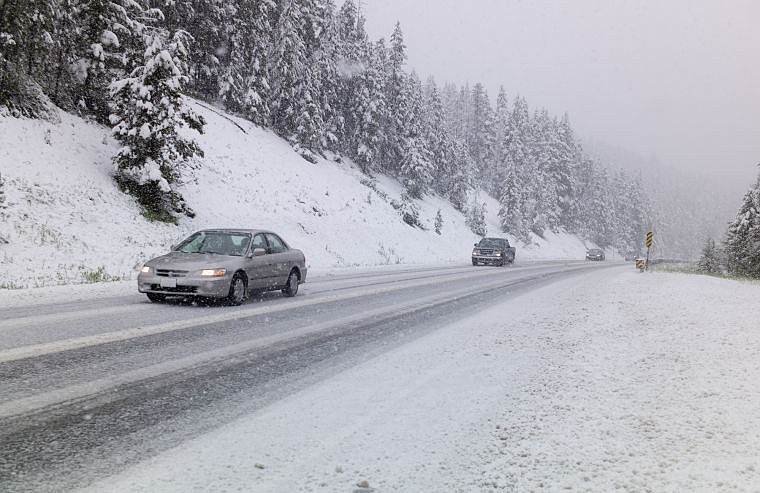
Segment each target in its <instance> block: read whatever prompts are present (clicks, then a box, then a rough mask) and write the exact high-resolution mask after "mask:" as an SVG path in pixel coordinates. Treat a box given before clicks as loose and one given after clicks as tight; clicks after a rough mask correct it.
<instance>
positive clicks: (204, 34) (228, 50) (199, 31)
mask: <svg viewBox="0 0 760 493" xmlns="http://www.w3.org/2000/svg"><path fill="white" fill-rule="evenodd" d="M153 1H154V2H155V1H156V0H153ZM160 2H161V3H160V8H161V10H162V11H163V12H164V14H165V18H166V20H165V23H164V27H165V28H166V29H167V30H168V31H169V32H174V31H176V30H180V29H182V30H185V31H187V32H188V33H190V35H191V36H192V37H193V47H192V49H191V50H190V52H189V54H188V55H189V56H188V76H189V80H188V83H187V89H188V91H189V92H191V93H193V94H197V95H199V96H200V97H202V98H204V99H215V98H216V97H217V96H218V95H219V90H220V85H221V83H222V82H223V81H224V80H225V76H224V75H223V73H224V69H225V68H226V67H229V65H230V59H231V57H232V51H233V48H235V47H236V46H238V45H237V43H238V42H240V41H242V40H239V39H238V40H234V41H233V40H232V35H233V33H234V32H236V31H237V28H238V27H239V24H238V21H237V20H238V18H239V17H241V18H248V17H249V16H250V15H251V14H255V13H260V11H258V10H257V8H258V7H259V6H257V5H251V4H250V3H249V2H248V1H247V0H185V1H178V0H160ZM249 8H250V9H251V10H248V9H249ZM238 14H240V15H239V16H238ZM261 22H262V23H266V22H267V19H262V20H261ZM251 37H252V38H253V39H257V36H256V34H255V33H254V34H253V35H252V36H251ZM246 41H247V40H246ZM258 48H259V49H261V48H266V46H260V47H258ZM256 55H257V54H254V53H252V54H251V56H250V57H248V58H249V59H250V60H253V59H255V58H256Z"/></svg>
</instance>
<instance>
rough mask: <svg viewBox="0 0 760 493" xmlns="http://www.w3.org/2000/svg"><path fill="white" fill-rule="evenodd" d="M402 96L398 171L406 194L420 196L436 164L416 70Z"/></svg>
mask: <svg viewBox="0 0 760 493" xmlns="http://www.w3.org/2000/svg"><path fill="white" fill-rule="evenodd" d="M403 99H404V101H406V109H407V111H406V113H405V115H404V117H405V118H404V121H403V130H404V133H403V134H402V135H401V136H400V137H401V139H400V141H401V144H402V145H403V147H402V150H401V152H402V155H401V169H400V170H399V174H400V177H401V182H402V183H403V185H404V189H405V190H406V193H408V194H409V196H411V197H412V198H415V199H418V198H421V197H422V195H424V194H425V193H427V192H428V190H429V187H430V183H431V181H432V175H433V165H432V163H431V156H430V151H429V150H428V147H427V144H426V142H425V129H424V120H423V109H422V107H423V101H422V85H421V84H420V81H419V79H418V78H417V75H416V74H415V73H414V72H412V74H411V75H410V76H409V77H408V78H407V84H406V88H405V91H404V94H403Z"/></svg>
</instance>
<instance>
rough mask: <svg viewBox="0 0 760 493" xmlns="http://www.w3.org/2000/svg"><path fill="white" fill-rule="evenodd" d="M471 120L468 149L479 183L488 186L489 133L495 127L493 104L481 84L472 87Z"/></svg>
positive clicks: (468, 132)
mask: <svg viewBox="0 0 760 493" xmlns="http://www.w3.org/2000/svg"><path fill="white" fill-rule="evenodd" d="M469 106H470V108H471V119H470V120H469V126H468V128H467V133H466V141H467V147H468V148H469V149H470V153H472V159H473V160H474V161H475V166H476V175H477V180H478V182H479V183H482V184H485V185H486V186H487V185H488V177H489V175H490V174H491V172H490V169H491V164H492V163H490V162H489V161H488V146H487V144H488V133H489V126H492V125H493V115H492V111H493V110H492V109H491V104H490V102H489V100H488V92H487V91H486V90H485V88H484V87H483V84H481V83H480V82H478V83H476V84H475V85H474V86H473V87H472V91H471V93H470V105H469Z"/></svg>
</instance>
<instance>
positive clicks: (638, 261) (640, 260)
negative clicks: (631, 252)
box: [636, 258, 646, 270]
mask: <svg viewBox="0 0 760 493" xmlns="http://www.w3.org/2000/svg"><path fill="white" fill-rule="evenodd" d="M645 266H646V263H644V259H643V258H637V259H636V268H637V269H640V270H644V267H645Z"/></svg>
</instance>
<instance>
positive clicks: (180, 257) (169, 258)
mask: <svg viewBox="0 0 760 493" xmlns="http://www.w3.org/2000/svg"><path fill="white" fill-rule="evenodd" d="M243 259H244V257H238V256H231V255H219V254H216V253H183V252H170V253H167V254H166V255H161V256H160V257H156V258H154V259H151V260H149V261H148V262H146V263H145V265H147V266H149V267H153V268H155V269H169V270H187V271H190V270H198V269H218V268H221V267H230V266H235V265H239V264H240V262H241V261H242V260H243Z"/></svg>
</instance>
